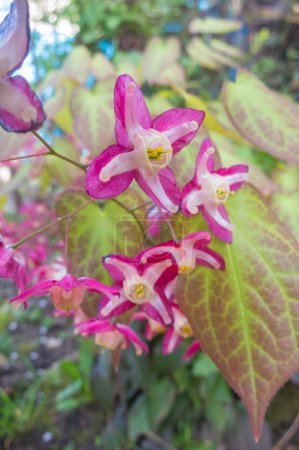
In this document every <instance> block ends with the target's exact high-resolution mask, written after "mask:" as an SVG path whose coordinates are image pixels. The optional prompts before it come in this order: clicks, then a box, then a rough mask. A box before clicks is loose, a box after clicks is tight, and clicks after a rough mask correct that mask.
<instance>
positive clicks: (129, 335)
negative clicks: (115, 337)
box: [115, 323, 148, 355]
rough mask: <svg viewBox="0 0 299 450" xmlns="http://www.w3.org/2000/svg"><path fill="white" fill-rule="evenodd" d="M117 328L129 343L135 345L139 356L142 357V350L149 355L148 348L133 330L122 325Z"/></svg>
mask: <svg viewBox="0 0 299 450" xmlns="http://www.w3.org/2000/svg"><path fill="white" fill-rule="evenodd" d="M115 327H116V328H117V329H118V331H120V332H121V333H122V334H123V335H124V336H125V338H126V339H127V340H128V342H130V343H131V344H133V345H134V347H135V350H136V354H137V355H141V353H142V350H143V351H144V352H145V353H148V346H147V345H146V344H145V343H144V342H143V341H142V340H141V339H140V338H139V336H138V335H137V334H136V333H135V331H133V330H132V328H130V327H128V326H127V325H123V324H120V323H118V324H116V325H115Z"/></svg>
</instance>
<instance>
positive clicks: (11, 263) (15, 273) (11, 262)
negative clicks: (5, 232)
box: [0, 235, 27, 291]
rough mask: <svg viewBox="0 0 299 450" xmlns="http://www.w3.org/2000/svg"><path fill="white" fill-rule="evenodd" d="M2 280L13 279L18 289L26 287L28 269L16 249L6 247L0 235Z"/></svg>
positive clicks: (0, 274) (0, 273) (0, 272)
mask: <svg viewBox="0 0 299 450" xmlns="http://www.w3.org/2000/svg"><path fill="white" fill-rule="evenodd" d="M0 278H13V279H14V282H15V283H16V285H17V287H18V288H19V289H20V290H21V291H23V290H24V289H25V287H26V280H27V274H26V268H25V264H24V262H23V261H22V260H21V259H20V257H19V256H18V255H17V253H16V252H15V250H14V249H12V248H9V247H6V246H5V245H4V242H3V240H2V237H1V235H0Z"/></svg>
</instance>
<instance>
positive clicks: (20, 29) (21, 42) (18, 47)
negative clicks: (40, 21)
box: [0, 0, 30, 78]
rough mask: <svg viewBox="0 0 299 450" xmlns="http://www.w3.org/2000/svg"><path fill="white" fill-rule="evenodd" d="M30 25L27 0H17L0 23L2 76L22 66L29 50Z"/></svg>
mask: <svg viewBox="0 0 299 450" xmlns="http://www.w3.org/2000/svg"><path fill="white" fill-rule="evenodd" d="M29 40H30V27H29V10H28V3H27V0H15V1H14V2H13V3H12V4H11V7H10V12H9V14H8V15H7V16H6V17H5V19H4V20H3V22H2V23H1V24H0V77H1V78H4V77H5V76H6V75H9V74H10V73H11V72H13V71H15V70H16V69H18V68H19V67H20V65H21V64H22V62H23V60H24V59H25V57H26V55H27V53H28V50H29Z"/></svg>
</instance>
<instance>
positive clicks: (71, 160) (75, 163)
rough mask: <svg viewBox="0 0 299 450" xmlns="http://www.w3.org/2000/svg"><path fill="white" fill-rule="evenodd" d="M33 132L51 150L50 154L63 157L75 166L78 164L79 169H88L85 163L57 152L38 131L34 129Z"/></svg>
mask: <svg viewBox="0 0 299 450" xmlns="http://www.w3.org/2000/svg"><path fill="white" fill-rule="evenodd" d="M32 133H33V134H34V136H35V137H36V138H37V139H38V140H39V141H40V142H41V143H42V144H43V145H44V146H45V147H46V148H47V149H48V150H49V153H48V155H53V156H56V157H57V158H60V159H63V160H64V161H67V162H68V163H70V164H73V165H74V166H76V167H78V168H79V169H81V170H83V171H84V172H86V169H87V167H86V166H83V164H80V163H78V162H77V161H74V160H73V159H70V158H68V157H67V156H64V155H61V154H60V153H57V152H56V151H55V150H54V148H53V147H52V146H51V145H50V144H48V142H46V141H45V140H44V139H43V138H42V137H41V135H40V134H39V133H38V132H37V131H32Z"/></svg>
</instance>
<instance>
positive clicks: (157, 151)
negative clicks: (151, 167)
mask: <svg viewBox="0 0 299 450" xmlns="http://www.w3.org/2000/svg"><path fill="white" fill-rule="evenodd" d="M146 152H147V156H148V159H149V160H150V161H161V160H162V155H165V154H167V153H172V148H171V149H170V150H164V147H156V148H148V149H147V150H146Z"/></svg>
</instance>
